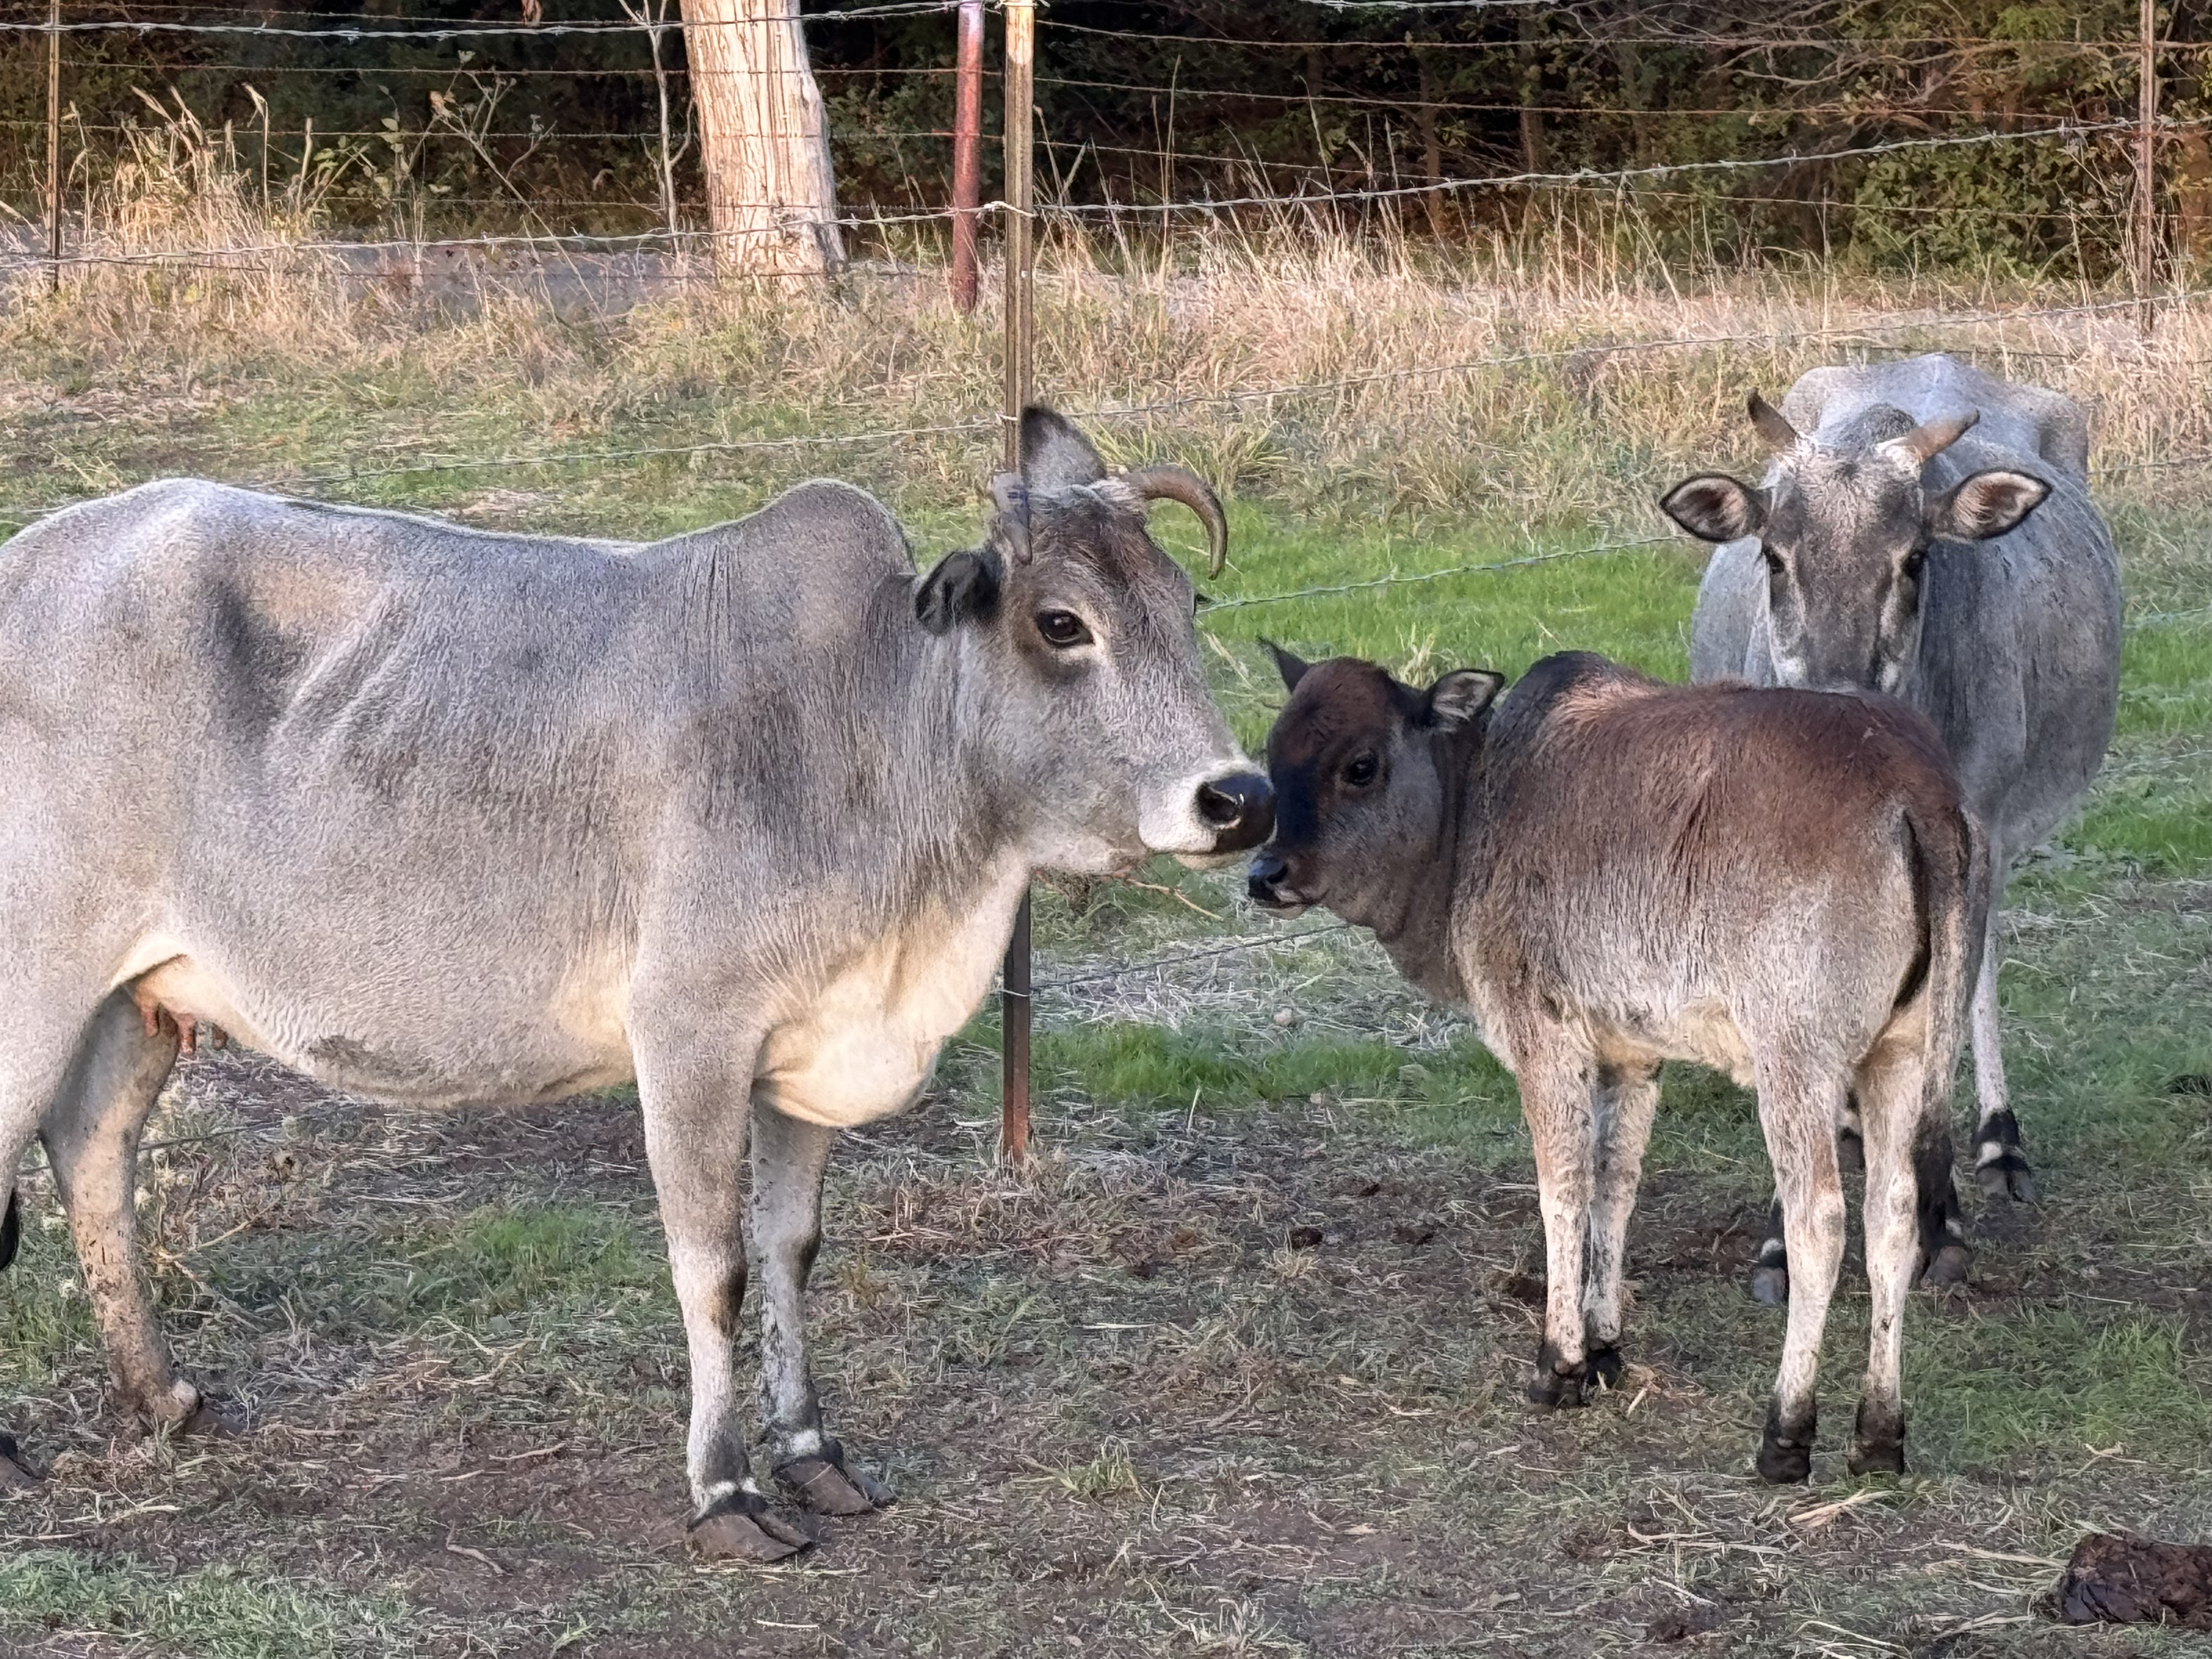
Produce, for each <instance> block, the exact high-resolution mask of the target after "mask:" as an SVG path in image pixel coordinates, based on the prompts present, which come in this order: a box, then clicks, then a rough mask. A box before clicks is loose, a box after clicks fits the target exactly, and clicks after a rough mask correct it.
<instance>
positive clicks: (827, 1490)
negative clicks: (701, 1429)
mask: <svg viewBox="0 0 2212 1659" xmlns="http://www.w3.org/2000/svg"><path fill="white" fill-rule="evenodd" d="M836 1144H837V1131H836V1130H835V1129H826V1128H823V1127H821V1126H820V1125H819V1124H814V1123H806V1122H803V1121H800V1120H799V1119H798V1118H794V1117H790V1116H787V1115H785V1114H784V1113H782V1112H780V1111H778V1110H777V1109H775V1107H773V1106H770V1105H769V1104H767V1103H765V1102H763V1103H760V1104H758V1105H757V1106H756V1107H755V1109H754V1113H753V1196H752V1217H751V1223H752V1225H751V1228H750V1232H751V1239H752V1261H753V1266H754V1269H755V1271H756V1272H757V1273H759V1275H760V1287H761V1418H762V1420H763V1423H764V1424H765V1425H766V1426H767V1430H768V1443H769V1456H770V1458H771V1459H772V1460H773V1463H772V1467H773V1468H774V1469H775V1478H776V1480H778V1481H779V1482H781V1484H782V1486H784V1487H785V1489H786V1490H787V1491H788V1492H790V1493H791V1494H792V1495H793V1497H794V1498H797V1499H798V1501H799V1502H800V1503H801V1504H805V1506H806V1507H807V1508H808V1509H811V1510H815V1511H816V1512H817V1513H818V1514H822V1515H865V1514H866V1513H867V1512H868V1511H869V1510H877V1509H881V1508H883V1507H884V1505H885V1504H889V1503H890V1501H891V1493H890V1488H889V1487H888V1486H884V1484H883V1483H882V1482H881V1481H879V1480H876V1479H875V1478H874V1477H873V1476H872V1475H870V1474H868V1473H867V1472H866V1470H864V1469H862V1468H860V1467H859V1466H858V1465H856V1464H852V1463H848V1462H846V1461H845V1453H844V1449H843V1448H842V1446H840V1445H839V1444H838V1443H837V1442H836V1440H834V1439H832V1438H831V1437H829V1435H827V1434H825V1433H823V1430H822V1402H821V1400H820V1399H819V1397H818V1396H817V1395H816V1393H815V1391H814V1373H813V1370H812V1368H811V1366H810V1365H809V1364H808V1363H807V1358H806V1278H807V1275H808V1274H809V1273H811V1272H812V1271H813V1268H814V1256H815V1252H816V1251H817V1250H818V1249H820V1248H821V1244H822V1176H823V1170H825V1169H827V1168H828V1166H829V1152H830V1149H831V1148H832V1147H834V1146H836Z"/></svg>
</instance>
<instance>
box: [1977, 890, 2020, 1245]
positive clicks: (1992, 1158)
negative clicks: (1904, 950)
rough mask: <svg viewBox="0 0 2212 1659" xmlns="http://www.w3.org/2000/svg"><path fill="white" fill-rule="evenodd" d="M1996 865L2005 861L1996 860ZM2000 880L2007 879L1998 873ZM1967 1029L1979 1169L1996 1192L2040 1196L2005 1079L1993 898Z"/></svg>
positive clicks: (2005, 1195)
mask: <svg viewBox="0 0 2212 1659" xmlns="http://www.w3.org/2000/svg"><path fill="white" fill-rule="evenodd" d="M1990 867H1991V869H1992V870H2002V868H2003V866H2002V865H1997V864H1994V863H1993V864H1992V865H1991V866H1990ZM1998 884H2000V885H2001V884H2002V880H2001V878H1999V882H1998ZM1968 1032H1969V1036H1970V1038H1971V1040H1972V1044H1973V1049H1974V1097H1975V1101H1976V1103H1977V1105H1978V1121H1977V1122H1976V1125H1975V1129H1974V1173H1975V1174H1976V1175H1977V1176H1979V1177H1980V1178H1981V1182H1982V1190H1983V1191H1984V1193H1986V1194H1989V1196H1990V1197H1991V1198H2015V1199H2018V1200H2021V1202H2022V1203H2024V1204H2033V1202H2034V1201H2035V1176H2034V1173H2033V1171H2032V1170H2030V1169H2029V1168H2028V1163H2027V1152H2025V1151H2023V1150H2022V1149H2021V1142H2020V1120H2019V1119H2017V1118H2015V1116H2014V1115H2012V1094H2011V1091H2009V1090H2008V1088H2007V1087H2006V1085H2005V1069H2004V1046H2003V1038H2002V1031H2001V1030H2000V1029H1999V1020H1998V1009H1997V907H1996V901H1995V898H1994V896H1992V899H1991V901H1990V931H1989V933H1988V936H1987V938H1986V939H1984V942H1983V945H1982V969H1981V973H1980V975H1979V976H1978V978H1976V980H1975V981H1974V1006H1973V1013H1972V1019H1971V1020H1970V1022H1969V1024H1968Z"/></svg>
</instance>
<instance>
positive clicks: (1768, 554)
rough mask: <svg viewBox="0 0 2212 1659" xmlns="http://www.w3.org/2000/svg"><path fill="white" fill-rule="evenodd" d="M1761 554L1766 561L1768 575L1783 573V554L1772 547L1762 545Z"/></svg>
mask: <svg viewBox="0 0 2212 1659" xmlns="http://www.w3.org/2000/svg"><path fill="white" fill-rule="evenodd" d="M1759 557H1760V558H1762V559H1764V560H1765V561H1766V574H1768V575H1770V576H1778V575H1780V574H1782V556H1781V555H1780V554H1779V553H1777V552H1776V551H1775V550H1773V549H1772V548H1771V547H1765V546H1762V547H1761V548H1760V549H1759Z"/></svg>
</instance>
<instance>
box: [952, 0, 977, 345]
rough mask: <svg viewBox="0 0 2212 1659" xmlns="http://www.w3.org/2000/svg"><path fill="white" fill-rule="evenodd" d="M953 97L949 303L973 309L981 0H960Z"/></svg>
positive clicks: (963, 311) (964, 310) (966, 310)
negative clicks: (957, 56) (956, 63)
mask: <svg viewBox="0 0 2212 1659" xmlns="http://www.w3.org/2000/svg"><path fill="white" fill-rule="evenodd" d="M958 62H959V69H958V71H957V76H958V78H957V82H956V83H955V87H954V92H953V101H952V304H953V308H954V309H955V310H957V311H958V312H959V313H960V314H961V315H962V316H963V317H964V316H966V315H967V314H968V313H969V312H971V311H973V310H975V229H976V226H975V219H976V212H975V210H976V207H977V204H979V203H980V202H981V199H982V192H983V159H982V149H983V0H960V53H959V59H958Z"/></svg>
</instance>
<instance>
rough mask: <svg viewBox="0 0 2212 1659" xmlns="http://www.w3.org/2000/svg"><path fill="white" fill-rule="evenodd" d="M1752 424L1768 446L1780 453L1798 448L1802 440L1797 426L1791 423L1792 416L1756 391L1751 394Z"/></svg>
mask: <svg viewBox="0 0 2212 1659" xmlns="http://www.w3.org/2000/svg"><path fill="white" fill-rule="evenodd" d="M1751 424H1752V426H1753V428H1754V429H1755V430H1756V431H1757V432H1758V434H1759V437H1760V438H1761V439H1763V440H1764V441H1765V444H1766V447H1768V448H1769V449H1771V450H1772V451H1773V452H1774V453H1776V454H1778V455H1779V454H1780V453H1782V452H1783V451H1784V450H1787V449H1795V448H1796V447H1797V446H1798V444H1799V442H1800V441H1801V440H1800V439H1799V437H1798V435H1797V428H1796V427H1794V426H1792V425H1790V417H1789V416H1786V415H1784V413H1783V412H1782V411H1781V410H1778V409H1777V408H1776V407H1775V406H1774V405H1773V404H1770V403H1769V402H1767V401H1766V399H1765V398H1762V397H1760V396H1759V394H1758V393H1757V392H1753V393H1752V394H1751Z"/></svg>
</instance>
